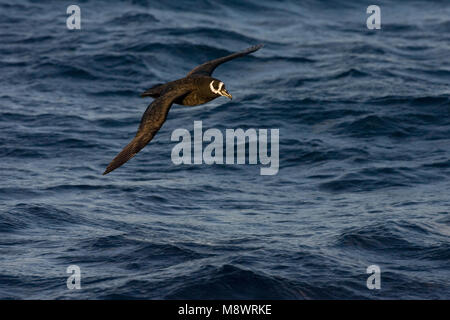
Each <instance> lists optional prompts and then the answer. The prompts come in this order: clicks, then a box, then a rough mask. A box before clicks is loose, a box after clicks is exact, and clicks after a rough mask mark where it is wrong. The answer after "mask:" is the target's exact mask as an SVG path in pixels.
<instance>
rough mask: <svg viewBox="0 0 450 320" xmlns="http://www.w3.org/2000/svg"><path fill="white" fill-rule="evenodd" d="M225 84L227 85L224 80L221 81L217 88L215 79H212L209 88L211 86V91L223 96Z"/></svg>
mask: <svg viewBox="0 0 450 320" xmlns="http://www.w3.org/2000/svg"><path fill="white" fill-rule="evenodd" d="M224 85H225V84H224V83H223V82H219V88H218V89H216V88H214V80H213V81H211V83H210V84H209V88H210V89H211V91H212V92H214V93H215V94H220V95H221V96H223V93H222V92H221V91H222V87H223V86H224Z"/></svg>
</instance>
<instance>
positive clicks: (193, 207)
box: [0, 0, 450, 299]
mask: <svg viewBox="0 0 450 320" xmlns="http://www.w3.org/2000/svg"><path fill="white" fill-rule="evenodd" d="M69 4H77V5H79V6H80V8H81V30H68V29H67V27H66V19H67V17H68V15H67V14H66V9H67V6H68V5H69ZM376 4H377V5H379V6H380V9H381V29H380V30H368V28H367V27H366V19H367V18H368V17H369V14H367V13H366V8H367V6H368V5H369V3H367V2H362V1H343V0H342V1H341V0H332V1H312V0H307V1H294V0H285V1H266V0H250V1H237V0H230V1H215V0H202V1H195V2H194V1H184V2H178V1H167V2H166V1H121V2H114V3H111V2H110V1H95V2H94V1H77V2H76V3H64V2H61V1H26V0H20V1H4V0H1V1H0V70H1V77H0V88H1V92H0V130H1V131H0V132H1V135H0V146H1V148H0V164H1V165H0V181H1V182H0V298H2V299H449V298H450V268H449V266H450V263H449V262H450V215H449V212H450V138H449V137H450V86H449V84H450V59H449V57H450V3H449V2H448V1H444V0H442V1H425V0H423V1H409V2H395V1H377V3H376ZM258 43H264V45H265V46H264V48H263V49H261V50H260V51H258V52H256V53H254V54H252V55H250V56H248V57H245V58H242V59H237V60H234V61H232V62H229V63H227V64H224V65H222V66H221V67H219V68H218V69H217V70H216V71H215V73H214V76H215V77H217V78H219V79H221V80H222V81H224V82H225V83H226V85H227V88H228V89H229V91H230V93H231V94H233V97H234V98H233V100H232V101H229V100H227V99H226V98H219V99H216V100H214V101H213V102H210V103H208V104H205V105H202V106H196V107H182V106H173V107H172V109H171V111H170V113H169V116H168V120H167V122H166V123H165V124H164V126H163V127H162V129H161V131H160V132H159V133H158V135H157V136H156V137H155V139H154V140H153V141H152V142H151V143H150V144H149V145H148V146H147V147H146V148H144V149H143V150H142V151H141V152H140V153H139V154H138V155H137V156H136V157H135V158H133V159H132V160H130V161H129V162H128V163H126V164H125V165H124V166H123V167H121V168H119V169H117V170H116V171H114V172H112V173H110V174H109V175H106V176H102V172H103V170H104V169H105V167H106V165H107V164H108V163H109V162H110V161H111V160H112V158H113V157H114V156H115V155H116V154H117V153H118V152H119V151H120V150H121V149H122V148H123V147H124V146H125V145H126V144H127V143H128V142H129V141H130V140H131V138H132V137H133V136H134V134H135V132H136V128H137V126H138V123H139V121H140V118H141V115H142V113H143V112H144V110H145V109H146V107H147V105H148V104H149V102H150V101H151V99H142V98H140V97H139V94H140V93H141V92H142V91H144V90H145V89H147V88H149V87H150V86H152V85H154V84H156V83H160V82H167V81H171V80H175V79H178V78H181V77H183V76H184V75H185V74H186V73H187V72H188V71H189V70H190V69H192V68H193V67H194V66H196V65H198V64H200V63H202V62H205V61H207V60H210V59H213V58H217V57H220V56H223V55H227V54H230V53H232V52H235V51H238V50H242V49H245V48H247V47H249V46H251V45H254V44H258ZM194 121H202V124H203V129H204V130H206V129H209V128H216V129H219V130H220V131H221V132H225V130H226V129H237V128H242V129H248V128H256V129H263V128H269V129H271V128H274V129H279V130H280V131H279V132H280V140H279V161H280V168H279V172H278V174H276V175H272V176H263V175H260V167H261V166H260V165H249V164H247V165H226V164H223V165H220V164H215V165H206V164H203V165H179V166H176V165H174V164H173V163H172V161H171V150H172V148H173V147H174V146H175V145H176V144H177V142H174V141H171V139H170V137H171V133H172V132H173V130H175V129H177V128H185V129H187V130H190V132H193V125H194ZM70 265H77V266H79V268H80V269H81V289H79V290H69V289H68V288H67V285H66V281H67V278H68V276H69V274H68V273H67V272H66V269H67V267H68V266H70ZM370 265H377V266H379V268H380V271H381V273H380V279H381V289H379V290H378V289H374V290H369V289H368V288H367V286H366V281H367V278H368V277H369V276H370V274H367V273H366V269H367V267H368V266H370Z"/></svg>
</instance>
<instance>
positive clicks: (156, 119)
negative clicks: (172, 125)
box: [103, 88, 189, 175]
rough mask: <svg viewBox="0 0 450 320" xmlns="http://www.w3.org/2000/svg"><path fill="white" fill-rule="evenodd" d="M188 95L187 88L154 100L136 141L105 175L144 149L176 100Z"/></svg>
mask: <svg viewBox="0 0 450 320" xmlns="http://www.w3.org/2000/svg"><path fill="white" fill-rule="evenodd" d="M188 93H189V90H188V89H186V88H184V89H183V88H179V89H174V90H171V91H169V92H167V93H166V94H164V95H163V96H161V97H159V98H157V99H156V100H154V101H153V102H152V103H151V104H150V105H149V106H148V107H147V110H145V113H144V115H143V116H142V119H141V123H140V125H139V129H138V131H137V133H136V136H135V137H134V139H133V140H131V142H130V143H129V144H128V145H127V146H126V147H125V148H124V149H123V150H122V151H121V152H120V153H119V154H118V155H117V156H116V157H115V158H114V159H113V160H112V161H111V163H110V164H109V165H108V167H107V168H106V170H105V172H103V174H104V175H105V174H107V173H109V172H111V171H113V170H114V169H117V168H118V167H120V166H121V165H123V164H124V163H125V162H127V161H128V160H130V159H131V158H133V157H134V156H135V155H136V153H138V152H139V151H140V150H141V149H142V148H144V147H145V146H146V145H147V144H148V143H149V142H150V141H151V140H152V139H153V137H154V136H155V134H156V133H157V132H158V130H159V129H160V128H161V127H162V125H163V123H164V121H166V118H167V114H168V113H169V110H170V107H171V106H172V104H173V102H174V100H176V99H177V98H179V97H182V96H184V95H186V94H188Z"/></svg>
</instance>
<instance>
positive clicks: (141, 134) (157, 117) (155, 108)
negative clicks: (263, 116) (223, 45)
mask: <svg viewBox="0 0 450 320" xmlns="http://www.w3.org/2000/svg"><path fill="white" fill-rule="evenodd" d="M262 46H263V45H262V44H259V45H256V46H253V47H250V48H248V49H246V50H243V51H239V52H236V53H233V54H230V55H228V56H225V57H222V58H218V59H215V60H211V61H208V62H205V63H203V64H201V65H199V66H197V67H195V68H194V69H192V70H191V71H190V72H189V73H188V74H187V76H186V77H184V78H182V79H178V80H175V81H171V82H168V83H165V84H159V85H156V86H153V87H152V88H150V89H148V90H146V91H145V92H144V93H142V94H141V97H152V98H155V100H153V102H152V103H151V104H150V105H149V106H148V107H147V110H145V112H144V115H143V116H142V119H141V123H140V125H139V128H138V131H137V133H136V136H135V137H134V139H133V140H131V142H130V143H129V144H128V145H127V146H126V147H125V148H124V149H123V150H122V151H121V152H120V153H119V154H118V155H117V156H116V157H115V158H114V159H113V160H112V161H111V163H110V164H109V165H108V167H107V168H106V170H105V172H103V174H104V175H105V174H107V173H109V172H111V171H113V170H115V169H117V168H118V167H120V166H121V165H123V164H124V163H125V162H127V161H128V160H130V159H131V158H132V157H134V156H135V155H136V153H138V152H139V151H140V150H141V149H142V148H144V147H145V146H146V145H147V144H148V143H149V142H150V141H151V140H152V139H153V137H154V136H155V135H156V133H157V132H158V130H159V129H160V128H161V126H162V125H163V123H164V121H166V118H167V114H168V113H169V110H170V107H171V106H172V104H173V103H175V104H179V105H184V106H196V105H199V104H204V103H207V102H209V101H211V100H214V99H215V98H218V97H220V96H224V97H227V98H229V99H232V96H231V94H230V93H229V92H228V91H227V90H226V89H225V84H224V83H223V82H222V81H220V80H218V79H216V78H213V77H211V75H212V73H213V72H214V70H215V69H216V68H217V67H218V66H219V65H221V64H222V63H224V62H227V61H230V60H233V59H235V58H239V57H243V56H245V55H248V54H250V53H252V52H255V51H256V50H258V49H260V48H261V47H262Z"/></svg>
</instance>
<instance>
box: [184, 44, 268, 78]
mask: <svg viewBox="0 0 450 320" xmlns="http://www.w3.org/2000/svg"><path fill="white" fill-rule="evenodd" d="M262 46H263V45H262V44H258V45H256V46H253V47H250V48H248V49H245V50H243V51H239V52H236V53H233V54H230V55H229V56H226V57H222V58H219V59H216V60H211V61H208V62H205V63H204V64H201V65H199V66H198V67H195V68H194V69H192V70H191V71H190V72H189V73H188V75H187V76H188V77H189V76H191V75H194V74H195V75H197V74H198V75H207V76H211V75H212V73H213V72H214V70H215V69H216V68H217V67H218V66H220V65H221V64H222V63H224V62H227V61H230V60H233V59H236V58H239V57H243V56H246V55H248V54H249V53H252V52H255V51H256V50H259V49H260V48H261V47H262Z"/></svg>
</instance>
